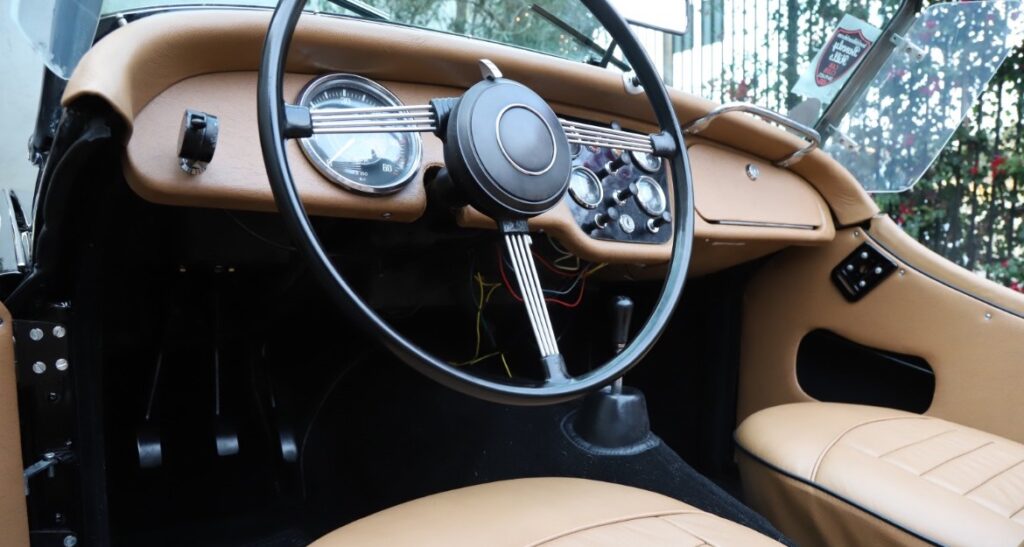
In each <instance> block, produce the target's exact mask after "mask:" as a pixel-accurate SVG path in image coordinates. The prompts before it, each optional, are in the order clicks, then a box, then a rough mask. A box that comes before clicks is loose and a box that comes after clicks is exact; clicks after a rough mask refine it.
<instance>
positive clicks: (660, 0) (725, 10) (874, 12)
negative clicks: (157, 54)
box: [103, 0, 901, 123]
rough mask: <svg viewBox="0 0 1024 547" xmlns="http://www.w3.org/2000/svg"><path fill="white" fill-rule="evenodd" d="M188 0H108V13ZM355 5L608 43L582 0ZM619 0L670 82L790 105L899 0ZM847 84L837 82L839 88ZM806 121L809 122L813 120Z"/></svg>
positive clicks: (596, 48)
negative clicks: (835, 44) (825, 62)
mask: <svg viewBox="0 0 1024 547" xmlns="http://www.w3.org/2000/svg"><path fill="white" fill-rule="evenodd" d="M182 3H183V2H181V1H177V2H175V1H168V0H104V2H103V12H104V13H106V14H110V13H116V12H123V11H130V10H134V9H140V8H147V7H154V6H167V5H176V4H182ZM192 4H195V3H192ZM199 4H202V5H223V4H234V5H245V6H264V7H270V6H273V5H275V4H276V2H275V1H273V0H241V1H234V0H227V1H224V0H221V1H219V2H200V3H199ZM340 4H345V2H332V1H331V0H311V1H310V2H308V9H310V10H311V11H315V12H320V13H331V14H340V15H348V16H354V17H373V15H371V14H368V13H366V12H365V11H363V10H360V9H346V8H344V7H342V6H341V5H340ZM351 4H355V6H356V7H357V8H358V6H367V7H369V8H372V9H373V10H375V12H376V13H379V14H380V15H381V16H382V18H385V19H387V20H388V21H390V22H392V23H397V24H402V25H410V26H415V27H419V28H426V29H431V30H437V31H442V32H450V33H455V34H462V35H466V36H471V37H474V38H479V39H485V40H491V41H496V42H501V43H504V44H508V45H512V46H516V47H522V48H527V49H531V50H535V51H540V52H543V53H547V54H551V55H556V56H559V57H562V58H566V59H571V60H575V61H590V62H595V63H597V62H599V61H600V59H601V58H602V56H603V53H604V50H605V49H606V48H607V47H608V45H609V43H610V40H609V38H608V36H607V34H606V33H605V32H604V31H603V30H602V29H601V26H600V25H599V24H598V23H597V21H596V20H595V19H594V18H593V16H591V15H590V12H589V11H588V10H587V9H586V8H585V7H584V6H583V4H582V3H581V2H579V1H578V0H538V1H529V0H503V1H500V2H497V1H493V0H363V1H361V2H354V3H351ZM351 4H350V5H351ZM613 4H621V6H620V7H624V8H625V7H628V8H629V9H628V11H627V13H628V14H629V15H630V17H631V18H633V17H634V16H635V15H643V16H644V19H645V21H646V22H639V21H636V22H634V23H633V25H632V26H633V30H634V32H635V33H636V34H637V35H638V37H639V38H640V40H641V42H642V43H643V44H644V46H645V47H646V48H647V51H648V53H649V54H650V56H651V57H652V60H654V62H655V64H656V65H657V66H658V68H659V69H660V71H661V73H662V76H663V77H664V79H665V82H666V83H667V84H668V85H669V86H671V87H675V88H678V89H681V90H683V91H686V92H689V93H691V94H694V95H697V96H700V97H704V98H707V99H711V100H713V101H716V102H729V101H744V102H751V103H755V104H758V105H760V106H763V107H767V108H769V109H772V110H775V111H777V112H782V113H786V112H788V111H789V109H790V108H792V107H793V106H795V105H796V104H798V103H800V102H801V101H802V100H803V99H804V98H805V96H806V94H803V93H800V92H799V91H800V90H799V89H797V90H796V91H794V87H795V86H797V84H798V81H799V80H800V79H801V76H802V75H803V74H804V73H805V72H807V71H808V69H809V67H810V65H811V64H812V60H814V59H815V56H816V55H817V54H818V52H819V51H820V50H821V49H822V47H823V46H824V45H825V43H826V42H827V41H828V40H829V39H830V37H831V35H832V33H833V31H834V30H835V28H836V27H837V26H838V25H839V24H840V22H841V21H847V20H849V18H850V17H853V18H855V19H856V20H857V21H860V22H862V24H863V26H864V27H865V28H875V29H880V28H882V27H884V26H885V25H886V24H887V23H888V22H889V20H890V18H891V17H892V15H893V14H894V13H896V11H897V10H898V8H899V6H900V4H901V1H900V0H815V1H811V2H792V1H790V0H644V2H643V4H638V3H637V2H635V1H632V2H631V1H629V0H613ZM638 6H642V7H639V8H638ZM844 18H846V19H844ZM659 20H660V21H666V22H667V21H677V20H681V21H685V22H687V23H688V26H687V28H686V32H685V33H680V32H666V30H665V29H664V28H661V27H665V26H668V25H667V24H663V25H654V24H651V23H650V22H651V21H659ZM867 32H868V34H871V31H870V30H868V31H867ZM874 35H877V31H876V32H875V34H874ZM608 66H609V68H611V69H615V70H624V69H628V66H627V65H626V64H625V63H624V62H622V61H621V59H619V58H615V59H612V60H611V61H610V62H609V63H608ZM850 68H851V69H852V68H855V67H852V66H851V67H850ZM849 72H851V73H852V72H853V70H850V71H849ZM841 85H842V82H838V83H837V85H836V86H833V87H834V88H838V87H841ZM827 103H828V100H826V101H823V104H822V105H821V108H819V109H815V110H814V112H813V113H812V116H813V117H815V118H816V117H817V115H819V114H820V112H821V111H822V110H824V107H825V106H827ZM802 121H805V122H808V121H809V122H811V123H813V121H814V119H811V120H802Z"/></svg>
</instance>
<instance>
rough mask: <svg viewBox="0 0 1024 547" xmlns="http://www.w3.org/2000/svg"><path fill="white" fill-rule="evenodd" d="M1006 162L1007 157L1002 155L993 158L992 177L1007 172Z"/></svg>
mask: <svg viewBox="0 0 1024 547" xmlns="http://www.w3.org/2000/svg"><path fill="white" fill-rule="evenodd" d="M1004 163H1006V158H1005V157H1003V156H1001V155H998V154H997V155H996V156H995V157H994V158H992V178H995V177H997V176H999V175H1002V174H1004V173H1006V169H1003V168H1002V166H1003V164H1004Z"/></svg>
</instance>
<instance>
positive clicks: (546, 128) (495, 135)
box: [445, 78, 572, 220]
mask: <svg viewBox="0 0 1024 547" xmlns="http://www.w3.org/2000/svg"><path fill="white" fill-rule="evenodd" d="M445 140H446V145H445V163H446V164H447V166H448V170H449V172H450V173H451V175H452V179H453V180H454V181H455V183H456V184H457V185H458V186H459V187H460V188H462V190H463V192H464V194H465V195H466V197H467V198H468V199H469V202H470V204H472V205H473V206H474V207H476V208H477V209H479V210H480V211H482V212H484V213H485V214H487V215H489V216H491V217H492V218H495V219H499V220H505V219H516V218H528V217H532V216H536V215H539V214H541V213H543V212H545V211H547V210H548V209H551V208H552V207H554V206H555V205H556V204H557V203H558V201H559V200H560V199H562V196H563V195H564V194H565V191H566V189H567V187H568V185H569V175H570V173H571V171H572V158H571V157H570V152H569V142H568V140H567V139H566V137H565V132H564V131H563V130H562V125H561V122H560V121H559V119H558V116H557V115H556V114H555V112H554V110H552V109H551V107H550V106H548V104H547V102H545V101H544V99H542V98H541V97H540V96H539V95H537V94H536V93H534V92H533V91H532V90H530V89H529V88H527V87H526V86H524V85H522V84H520V83H518V82H514V81H512V80H506V79H500V78H499V79H496V80H484V81H482V82H480V83H478V84H476V85H475V86H473V87H472V88H470V89H469V91H467V92H466V94H465V95H463V97H462V98H461V99H460V100H459V103H458V105H457V106H456V107H455V108H454V109H453V110H452V114H451V118H450V119H449V121H448V131H447V138H446V139H445Z"/></svg>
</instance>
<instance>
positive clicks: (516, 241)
mask: <svg viewBox="0 0 1024 547" xmlns="http://www.w3.org/2000/svg"><path fill="white" fill-rule="evenodd" d="M532 243H533V242H532V240H531V238H530V234H528V233H509V234H505V247H506V248H507V249H508V254H509V259H510V260H511V262H512V269H513V271H514V272H515V277H516V281H517V282H518V284H519V292H520V294H522V296H523V304H524V305H525V306H526V314H527V316H528V317H529V320H530V327H531V328H532V329H533V335H534V337H535V339H536V341H537V348H538V349H539V350H540V355H541V362H542V364H543V365H544V373H545V376H546V377H547V378H546V380H547V381H548V382H562V381H565V380H568V379H569V376H568V373H567V372H566V370H565V360H564V359H562V355H561V353H560V352H559V350H558V338H557V337H556V336H555V329H554V327H552V324H551V314H550V313H548V306H547V302H545V301H544V288H543V287H542V286H541V284H540V276H539V275H538V274H537V263H536V262H535V261H534V260H533V253H532V251H531V250H530V246H531V244H532Z"/></svg>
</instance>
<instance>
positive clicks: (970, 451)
mask: <svg viewBox="0 0 1024 547" xmlns="http://www.w3.org/2000/svg"><path fill="white" fill-rule="evenodd" d="M995 443H996V442H995V441H989V442H987V443H985V444H982V445H981V446H976V447H974V448H972V449H970V450H968V451H967V452H964V453H963V454H957V455H956V456H953V457H952V458H949V459H947V460H945V461H943V462H942V463H939V464H938V465H935V466H933V467H931V468H930V469H927V470H925V471H924V472H922V473H919V474H918V475H917V476H919V477H924V476H925V475H927V474H928V473H931V472H932V471H935V470H936V469H938V468H940V467H942V466H943V465H946V464H947V463H950V462H952V461H953V460H958V459H960V458H962V457H964V456H966V455H968V454H971V453H974V452H977V451H979V450H981V449H982V448H985V447H986V446H989V445H993V444H995Z"/></svg>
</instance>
